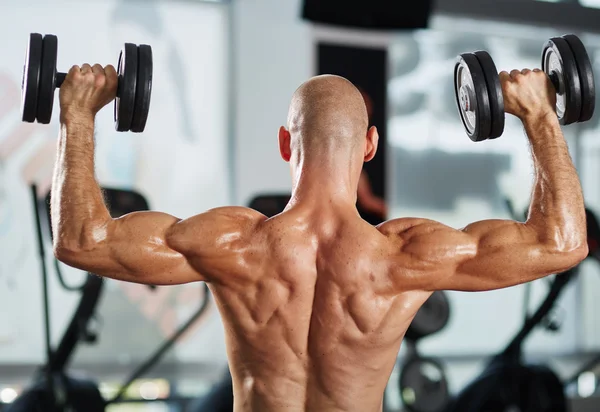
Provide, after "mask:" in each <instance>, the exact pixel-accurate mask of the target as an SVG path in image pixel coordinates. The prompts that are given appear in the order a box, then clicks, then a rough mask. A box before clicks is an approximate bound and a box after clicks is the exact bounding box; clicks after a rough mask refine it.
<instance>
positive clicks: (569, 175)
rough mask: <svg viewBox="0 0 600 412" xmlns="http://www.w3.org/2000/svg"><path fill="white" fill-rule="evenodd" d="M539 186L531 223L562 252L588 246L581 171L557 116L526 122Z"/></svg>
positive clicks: (548, 241)
mask: <svg viewBox="0 0 600 412" xmlns="http://www.w3.org/2000/svg"><path fill="white" fill-rule="evenodd" d="M524 125H525V131H526V132H527V136H528V137H529V141H530V143H531V149H532V153H533V161H534V167H535V184H534V189H533V195H532V200H531V206H530V210H529V219H528V222H527V224H528V225H530V226H531V227H533V228H534V229H535V230H536V233H537V234H538V235H539V236H540V238H541V239H540V240H542V241H543V242H545V243H548V244H550V245H552V246H553V247H555V248H556V249H557V250H559V251H565V252H568V251H572V250H575V249H578V248H580V247H582V246H584V245H585V243H586V237H587V233H586V223H585V206H584V200H583V194H582V190H581V183H580V181H579V177H578V175H577V170H576V169H575V166H574V165H573V162H572V161H571V157H570V155H569V150H568V146H567V143H566V141H565V139H564V136H563V134H562V131H561V129H560V125H559V123H558V120H557V119H556V117H555V116H553V115H550V116H549V117H547V118H537V119H531V120H526V121H524Z"/></svg>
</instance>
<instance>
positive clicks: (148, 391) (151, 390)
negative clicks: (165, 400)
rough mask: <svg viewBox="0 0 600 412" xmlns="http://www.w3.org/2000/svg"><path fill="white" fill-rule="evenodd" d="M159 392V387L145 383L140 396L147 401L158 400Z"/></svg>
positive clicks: (141, 386) (152, 383)
mask: <svg viewBox="0 0 600 412" xmlns="http://www.w3.org/2000/svg"><path fill="white" fill-rule="evenodd" d="M159 392H160V391H159V388H158V385H157V384H156V383H154V382H144V383H142V384H141V385H140V396H141V397H142V399H145V400H147V401H154V400H156V399H158V395H159Z"/></svg>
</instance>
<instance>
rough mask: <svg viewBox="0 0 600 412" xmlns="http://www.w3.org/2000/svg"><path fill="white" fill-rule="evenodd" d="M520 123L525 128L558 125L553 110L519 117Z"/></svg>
mask: <svg viewBox="0 0 600 412" xmlns="http://www.w3.org/2000/svg"><path fill="white" fill-rule="evenodd" d="M521 121H522V122H523V125H524V126H525V127H528V126H535V125H539V124H548V123H557V124H558V117H557V116H556V112H554V110H550V109H548V110H540V111H536V112H530V113H527V114H525V115H524V116H522V117H521Z"/></svg>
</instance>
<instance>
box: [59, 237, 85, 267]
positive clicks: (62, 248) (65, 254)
mask: <svg viewBox="0 0 600 412" xmlns="http://www.w3.org/2000/svg"><path fill="white" fill-rule="evenodd" d="M53 250H54V257H55V258H56V259H58V260H59V261H61V262H62V263H65V264H67V265H68V264H70V263H71V262H73V260H74V257H75V256H77V255H78V254H79V253H80V250H79V248H78V247H77V246H76V245H72V244H71V245H68V244H64V243H61V242H54V245H53Z"/></svg>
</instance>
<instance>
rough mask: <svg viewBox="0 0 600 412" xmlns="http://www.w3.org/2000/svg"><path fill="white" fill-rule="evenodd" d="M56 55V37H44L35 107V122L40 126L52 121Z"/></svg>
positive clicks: (49, 35)
mask: <svg viewBox="0 0 600 412" xmlns="http://www.w3.org/2000/svg"><path fill="white" fill-rule="evenodd" d="M57 53H58V39H57V37H56V36H54V35H51V34H47V35H45V36H44V41H43V48H42V66H41V68H40V87H39V91H38V105H37V121H38V123H42V124H48V123H50V120H52V107H53V106H54V91H55V90H56V84H55V79H56V59H57Z"/></svg>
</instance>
